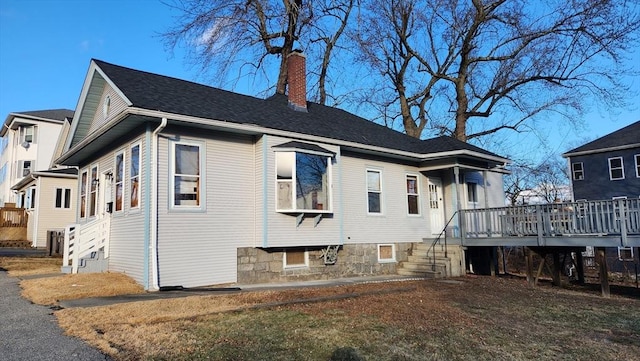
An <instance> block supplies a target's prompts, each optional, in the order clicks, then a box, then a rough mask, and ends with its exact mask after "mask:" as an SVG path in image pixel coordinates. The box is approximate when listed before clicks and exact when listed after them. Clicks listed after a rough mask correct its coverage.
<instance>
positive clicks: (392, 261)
mask: <svg viewBox="0 0 640 361" xmlns="http://www.w3.org/2000/svg"><path fill="white" fill-rule="evenodd" d="M378 263H398V261H396V260H395V259H379V260H378Z"/></svg>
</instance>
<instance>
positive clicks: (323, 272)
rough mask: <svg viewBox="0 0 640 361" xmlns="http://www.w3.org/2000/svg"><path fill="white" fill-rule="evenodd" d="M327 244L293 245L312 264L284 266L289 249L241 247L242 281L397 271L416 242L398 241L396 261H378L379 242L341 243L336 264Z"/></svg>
mask: <svg viewBox="0 0 640 361" xmlns="http://www.w3.org/2000/svg"><path fill="white" fill-rule="evenodd" d="M325 248H326V247H315V248H314V247H306V248H292V250H305V249H306V250H307V251H308V252H309V266H308V267H297V268H286V269H285V268H283V254H284V252H285V251H286V250H285V249H282V248H279V249H273V248H253V247H245V248H238V283H245V284H251V283H269V282H292V281H310V280H324V279H333V278H343V277H356V276H375V275H385V274H396V267H397V266H398V264H399V263H400V262H403V261H406V260H407V259H408V256H409V251H410V250H411V249H412V248H413V243H396V244H395V252H396V254H395V256H396V262H384V263H381V262H378V245H377V244H376V243H366V244H348V245H343V246H340V248H339V250H338V259H337V261H336V263H335V264H332V265H325V264H324V258H323V257H322V250H323V249H325Z"/></svg>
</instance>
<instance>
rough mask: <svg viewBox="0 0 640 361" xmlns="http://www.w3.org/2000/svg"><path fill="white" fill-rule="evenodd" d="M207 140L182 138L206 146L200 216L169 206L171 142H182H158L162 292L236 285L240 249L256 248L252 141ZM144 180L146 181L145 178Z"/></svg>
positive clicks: (217, 137) (237, 138) (216, 137)
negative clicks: (176, 289) (205, 286)
mask: <svg viewBox="0 0 640 361" xmlns="http://www.w3.org/2000/svg"><path fill="white" fill-rule="evenodd" d="M208 135H209V138H208V139H202V138H196V137H197V136H198V135H197V134H194V133H190V134H180V137H179V138H180V139H181V140H186V139H191V140H193V141H195V142H200V144H201V147H200V149H201V159H202V161H203V169H206V171H205V172H206V177H203V178H202V183H203V184H202V191H203V192H206V195H203V196H202V198H201V199H202V201H203V204H202V207H203V210H205V211H199V212H177V211H174V210H173V209H170V208H169V206H170V204H167V201H166V200H167V199H172V198H171V195H170V194H171V193H172V192H173V191H172V190H171V188H172V186H171V184H170V183H171V172H170V168H171V165H170V162H171V155H170V153H171V151H170V148H171V143H172V141H171V139H177V138H178V137H177V136H172V135H167V134H163V135H162V136H161V137H160V138H159V151H158V154H159V159H160V162H159V163H158V174H160V177H159V185H158V199H160V200H164V201H162V202H163V204H160V205H159V207H158V208H159V214H158V262H159V263H160V264H161V265H162V266H161V270H160V286H176V285H181V286H184V287H193V286H202V285H212V284H220V283H229V282H236V280H237V276H236V274H237V264H238V261H237V248H238V247H251V246H252V245H253V239H254V234H253V230H254V229H255V228H254V222H255V213H254V212H255V208H254V201H255V194H254V185H255V183H254V181H255V173H254V164H255V163H254V143H253V138H252V137H249V136H234V135H231V134H228V133H225V134H216V133H214V132H208ZM167 138H169V139H167ZM271 174H273V173H271ZM270 178H271V179H272V177H270ZM143 179H147V178H145V177H144V174H143ZM270 188H271V189H273V188H274V187H273V186H272V187H270ZM170 203H171V202H170ZM273 211H274V210H273V209H272V212H273Z"/></svg>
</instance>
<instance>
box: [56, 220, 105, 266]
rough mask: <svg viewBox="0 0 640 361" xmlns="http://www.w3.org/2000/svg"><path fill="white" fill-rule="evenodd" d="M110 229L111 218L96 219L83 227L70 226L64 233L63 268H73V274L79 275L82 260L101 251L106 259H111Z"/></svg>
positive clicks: (77, 225)
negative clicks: (92, 253)
mask: <svg viewBox="0 0 640 361" xmlns="http://www.w3.org/2000/svg"><path fill="white" fill-rule="evenodd" d="M110 229H111V218H110V217H104V218H100V219H96V220H94V221H92V222H90V223H87V224H83V225H79V224H71V225H68V226H67V227H66V228H65V232H64V253H63V255H62V267H63V268H65V267H69V266H71V273H77V272H78V267H79V265H80V259H81V258H82V257H84V256H86V255H88V254H89V253H91V252H95V251H98V250H100V249H103V251H104V258H109V234H110Z"/></svg>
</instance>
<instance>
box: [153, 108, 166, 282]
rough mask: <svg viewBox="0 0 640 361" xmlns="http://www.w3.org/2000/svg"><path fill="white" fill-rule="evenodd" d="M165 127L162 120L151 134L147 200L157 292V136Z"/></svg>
mask: <svg viewBox="0 0 640 361" xmlns="http://www.w3.org/2000/svg"><path fill="white" fill-rule="evenodd" d="M166 126H167V118H166V117H165V118H162V122H161V123H160V125H159V126H158V127H157V128H156V129H155V130H154V131H153V133H152V134H151V142H152V144H151V148H152V152H153V161H152V162H151V165H150V167H151V172H150V173H149V175H150V176H151V177H150V178H151V197H150V198H151V199H150V200H149V207H150V208H151V242H150V244H149V248H150V249H149V251H150V254H151V272H152V282H153V284H152V287H153V289H154V290H159V289H160V285H159V283H160V282H159V280H158V254H157V249H158V204H157V201H158V174H157V164H158V159H159V157H158V148H159V146H158V134H159V133H160V132H161V131H162V130H163V129H164V128H165V127H166Z"/></svg>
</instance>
